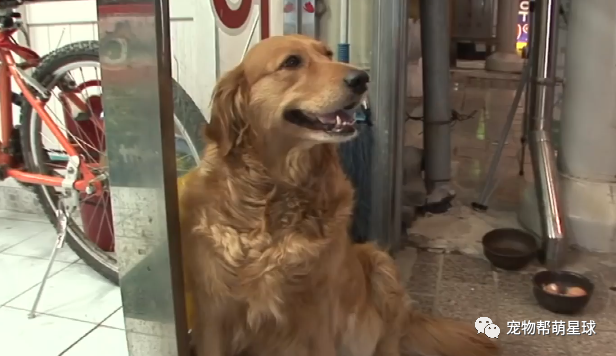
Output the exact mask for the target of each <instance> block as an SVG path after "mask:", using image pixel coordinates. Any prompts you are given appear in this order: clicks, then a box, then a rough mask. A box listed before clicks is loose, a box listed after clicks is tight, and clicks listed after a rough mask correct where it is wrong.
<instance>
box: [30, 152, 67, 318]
mask: <svg viewBox="0 0 616 356" xmlns="http://www.w3.org/2000/svg"><path fill="white" fill-rule="evenodd" d="M78 174H79V157H78V156H71V157H69V160H68V164H67V174H66V179H65V180H64V181H65V184H63V185H65V186H66V187H70V188H64V193H63V194H62V196H61V197H60V199H58V207H57V209H56V219H57V225H56V231H57V234H56V240H55V243H54V246H53V249H52V251H51V255H50V256H49V262H48V264H47V269H46V270H45V274H44V275H43V280H42V281H41V285H40V286H39V290H38V293H37V294H36V298H35V299H34V304H32V309H31V310H30V313H29V314H28V318H30V319H33V318H35V317H36V308H37V307H38V304H39V301H40V300H41V296H42V295H43V290H44V289H45V283H46V282H47V279H48V278H49V273H50V272H51V268H52V267H53V263H54V262H55V260H56V254H57V253H58V250H59V249H61V248H62V247H64V241H65V238H66V230H67V228H68V220H69V219H70V217H71V215H73V213H74V212H75V210H77V206H78V205H79V192H78V191H77V190H75V189H73V188H72V187H73V184H74V182H75V181H76V180H77V176H78Z"/></svg>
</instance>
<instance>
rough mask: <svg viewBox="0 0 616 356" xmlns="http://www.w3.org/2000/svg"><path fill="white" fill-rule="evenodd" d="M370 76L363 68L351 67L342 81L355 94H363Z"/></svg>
mask: <svg viewBox="0 0 616 356" xmlns="http://www.w3.org/2000/svg"><path fill="white" fill-rule="evenodd" d="M369 81H370V76H369V75H368V73H366V72H365V71H363V70H357V69H352V70H350V71H349V73H348V74H347V75H346V77H344V82H345V83H346V85H347V86H348V87H349V88H350V89H351V90H352V91H353V93H355V94H363V93H365V92H366V90H368V82H369Z"/></svg>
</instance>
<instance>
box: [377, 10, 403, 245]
mask: <svg viewBox="0 0 616 356" xmlns="http://www.w3.org/2000/svg"><path fill="white" fill-rule="evenodd" d="M406 6H407V2H406V1H374V7H373V10H374V11H373V16H374V17H373V34H372V36H373V37H372V63H371V67H370V105H371V111H372V117H373V122H374V127H373V132H374V145H373V151H372V155H373V156H372V172H371V174H372V188H371V190H372V197H371V204H372V206H371V208H370V214H371V219H370V230H371V231H370V235H369V236H368V237H369V239H370V240H372V241H376V242H378V243H379V244H380V245H381V246H383V247H385V248H389V249H391V250H392V251H395V250H397V249H398V248H399V247H400V244H401V227H402V223H401V214H402V201H401V199H402V144H403V138H404V135H403V133H404V116H405V100H406V37H407V34H406V15H407V11H406Z"/></svg>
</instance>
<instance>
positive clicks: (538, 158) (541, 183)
mask: <svg viewBox="0 0 616 356" xmlns="http://www.w3.org/2000/svg"><path fill="white" fill-rule="evenodd" d="M559 2H560V1H559V0H535V1H531V6H535V13H536V16H535V21H534V23H533V30H532V34H533V42H532V45H533V46H534V47H533V51H532V58H531V59H530V60H531V68H532V72H531V83H530V85H529V88H528V89H529V91H530V92H529V94H528V96H529V97H530V100H531V102H530V103H528V107H529V109H530V115H529V116H530V120H531V121H530V128H531V130H532V131H531V134H530V140H529V147H530V154H531V159H532V165H533V172H534V178H535V188H536V191H537V202H538V205H539V213H540V215H541V232H542V237H543V239H544V240H543V241H544V248H545V250H546V264H547V267H548V269H557V268H559V267H560V266H561V265H562V264H563V262H564V257H565V251H566V249H567V243H566V241H565V231H564V224H563V220H562V215H561V209H562V208H561V207H562V206H561V199H560V192H559V189H558V180H557V176H558V171H557V168H556V159H555V154H554V148H553V146H552V141H551V126H552V125H551V124H552V119H553V109H554V88H555V84H556V57H557V53H558V47H557V46H558V11H559Z"/></svg>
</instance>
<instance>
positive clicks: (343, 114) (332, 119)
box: [319, 110, 355, 128]
mask: <svg viewBox="0 0 616 356" xmlns="http://www.w3.org/2000/svg"><path fill="white" fill-rule="evenodd" d="M319 121H321V122H322V123H324V124H326V125H334V126H335V127H336V128H339V127H343V126H347V125H353V124H354V123H355V118H353V116H352V114H351V113H349V112H347V111H344V110H338V111H335V112H333V113H331V114H326V115H321V116H319Z"/></svg>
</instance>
